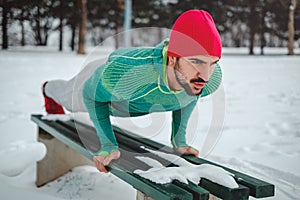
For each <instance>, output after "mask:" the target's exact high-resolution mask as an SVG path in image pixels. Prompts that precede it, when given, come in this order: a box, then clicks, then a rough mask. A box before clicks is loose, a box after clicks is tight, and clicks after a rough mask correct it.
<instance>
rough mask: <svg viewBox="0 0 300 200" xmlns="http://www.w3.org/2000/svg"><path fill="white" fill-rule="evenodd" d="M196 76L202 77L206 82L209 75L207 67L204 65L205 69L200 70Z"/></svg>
mask: <svg viewBox="0 0 300 200" xmlns="http://www.w3.org/2000/svg"><path fill="white" fill-rule="evenodd" d="M198 77H200V78H202V79H203V80H204V81H205V82H208V80H209V77H210V70H209V67H205V69H203V70H201V71H200V72H199V74H198Z"/></svg>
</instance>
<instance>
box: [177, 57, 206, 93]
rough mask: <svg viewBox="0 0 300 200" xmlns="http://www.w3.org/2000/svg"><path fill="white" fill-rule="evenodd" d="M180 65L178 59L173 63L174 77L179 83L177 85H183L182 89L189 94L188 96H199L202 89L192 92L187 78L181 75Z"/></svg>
mask: <svg viewBox="0 0 300 200" xmlns="http://www.w3.org/2000/svg"><path fill="white" fill-rule="evenodd" d="M180 69H181V67H180V65H179V63H178V60H177V61H176V63H175V67H174V73H175V77H176V80H177V82H178V83H179V85H180V86H181V87H183V89H184V90H185V92H186V93H187V94H188V95H189V96H199V95H200V94H201V92H202V90H203V89H201V90H200V91H199V92H198V93H194V92H193V89H192V88H191V86H190V85H189V81H188V80H187V78H186V77H185V76H184V75H183V73H181V72H180Z"/></svg>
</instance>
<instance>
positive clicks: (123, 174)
mask: <svg viewBox="0 0 300 200" xmlns="http://www.w3.org/2000/svg"><path fill="white" fill-rule="evenodd" d="M31 119H32V121H34V122H35V123H36V124H38V126H39V127H40V128H42V129H43V130H44V131H46V132H48V133H50V134H51V135H53V136H54V137H56V138H57V139H59V140H60V141H62V142H63V143H65V144H66V145H68V146H70V147H71V148H73V149H74V150H76V151H78V152H80V153H81V154H83V155H84V156H86V157H87V158H89V159H90V160H93V155H92V154H91V153H90V152H89V151H88V150H87V149H86V148H85V147H84V146H83V144H82V143H81V142H79V141H78V140H80V138H79V137H78V138H77V139H75V136H74V135H73V136H71V138H72V139H71V138H68V137H67V136H66V135H68V134H71V135H72V133H70V132H72V131H70V130H69V129H67V128H66V127H63V126H61V125H60V124H59V123H55V122H53V121H47V120H42V119H41V115H32V116H31ZM62 133H63V134H62ZM122 165H125V166H131V165H132V164H131V163H129V162H128V161H126V160H125V159H123V158H122V157H121V158H120V159H119V160H118V161H113V162H112V163H111V164H110V165H109V167H108V168H109V170H110V172H111V173H112V174H114V175H116V176H117V177H119V178H121V179H122V180H124V181H126V182H127V183H129V184H130V185H132V186H133V187H134V188H136V189H137V190H139V191H141V192H143V193H145V194H146V195H148V196H151V197H153V198H154V199H162V200H175V199H183V200H191V199H193V196H192V194H191V193H189V192H187V191H185V190H183V189H182V188H180V187H178V186H176V185H174V184H164V185H159V184H155V183H153V182H151V181H149V180H147V179H143V178H142V177H140V176H138V175H136V174H133V173H131V172H130V171H128V170H126V169H125V168H124V167H123V166H122Z"/></svg>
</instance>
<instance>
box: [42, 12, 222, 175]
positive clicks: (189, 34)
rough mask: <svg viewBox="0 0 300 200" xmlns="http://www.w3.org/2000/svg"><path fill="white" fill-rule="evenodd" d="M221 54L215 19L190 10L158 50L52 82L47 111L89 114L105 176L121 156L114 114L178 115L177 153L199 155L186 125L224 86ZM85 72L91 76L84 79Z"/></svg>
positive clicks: (46, 88)
mask: <svg viewBox="0 0 300 200" xmlns="http://www.w3.org/2000/svg"><path fill="white" fill-rule="evenodd" d="M221 51H222V44H221V39H220V35H219V33H218V31H217V29H216V26H215V24H214V21H213V19H212V17H211V16H210V15H209V14H208V13H207V12H205V11H203V10H190V11H187V12H185V13H183V14H182V15H180V16H179V18H178V19H177V20H176V22H175V23H174V25H173V28H172V31H171V35H170V40H169V41H168V40H165V41H163V42H162V43H160V44H159V45H157V46H156V47H140V48H127V49H118V50H116V51H114V52H113V53H112V54H110V56H109V58H108V60H107V61H106V62H105V63H104V64H103V65H101V66H99V65H98V66H97V67H96V69H95V70H90V69H89V68H91V67H87V69H85V70H83V71H82V72H80V74H79V75H77V76H76V77H74V78H73V79H71V80H69V81H62V80H56V81H49V82H46V83H45V84H44V85H43V94H44V98H45V104H46V111H47V112H48V113H49V114H63V113H64V110H63V108H62V106H61V105H63V106H64V107H66V108H67V109H68V110H71V111H87V112H88V113H89V116H90V119H91V120H92V122H93V123H94V126H95V128H96V131H97V135H98V136H99V139H100V143H101V149H100V151H99V152H96V153H95V154H94V162H95V165H96V167H97V168H98V170H99V171H101V172H107V169H106V168H105V166H107V165H108V164H109V163H110V162H111V161H112V160H115V159H118V158H119V157H120V151H119V150H118V143H117V141H116V138H115V136H114V133H113V130H112V126H111V122H110V118H109V116H110V115H112V116H120V117H134V116H141V115H145V114H148V113H151V112H165V111H172V134H171V142H172V145H173V147H174V149H175V151H177V152H179V153H182V154H191V155H194V156H199V152H198V150H196V149H194V148H192V147H190V146H189V145H188V144H187V143H186V137H185V134H186V127H187V123H188V119H189V117H190V115H191V112H192V111H193V109H194V107H195V105H196V103H197V100H198V99H199V98H201V97H204V96H207V95H209V94H211V93H213V92H214V91H215V90H217V88H218V87H219V85H220V84H221V79H222V73H221V69H220V66H219V65H218V64H217V62H218V61H219V59H220V58H221ZM86 71H88V72H86ZM82 74H85V77H87V78H80V77H83V75H82ZM87 74H88V75H87ZM81 79H82V80H84V81H82V80H81ZM78 80H81V81H79V82H82V83H84V84H82V87H75V88H76V89H77V90H76V92H75V93H76V95H75V96H77V97H78V98H74V82H75V81H77V82H78ZM68 88H73V89H68ZM72 95H73V101H72V99H71V100H70V96H72ZM74 99H75V100H74ZM70 102H71V103H70ZM60 104H61V105H60ZM80 105H81V106H80ZM82 105H83V106H82Z"/></svg>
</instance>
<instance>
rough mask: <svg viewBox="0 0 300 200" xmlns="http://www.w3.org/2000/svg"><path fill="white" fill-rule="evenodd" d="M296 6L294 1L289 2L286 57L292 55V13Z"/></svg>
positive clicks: (293, 33)
mask: <svg viewBox="0 0 300 200" xmlns="http://www.w3.org/2000/svg"><path fill="white" fill-rule="evenodd" d="M296 6H297V1H296V0H291V5H290V7H289V8H290V9H289V22H288V37H289V41H288V55H294V37H295V27H294V13H295V9H296Z"/></svg>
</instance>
